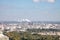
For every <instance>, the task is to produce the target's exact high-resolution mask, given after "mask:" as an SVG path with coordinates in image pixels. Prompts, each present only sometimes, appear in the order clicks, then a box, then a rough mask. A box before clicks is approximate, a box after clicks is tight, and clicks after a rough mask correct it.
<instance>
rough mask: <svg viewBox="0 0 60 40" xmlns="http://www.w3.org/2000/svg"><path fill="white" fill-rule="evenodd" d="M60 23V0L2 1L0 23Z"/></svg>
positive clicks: (0, 2) (0, 3) (0, 1)
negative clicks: (22, 21) (23, 21)
mask: <svg viewBox="0 0 60 40" xmlns="http://www.w3.org/2000/svg"><path fill="white" fill-rule="evenodd" d="M21 19H29V20H31V21H60V0H0V21H18V20H21Z"/></svg>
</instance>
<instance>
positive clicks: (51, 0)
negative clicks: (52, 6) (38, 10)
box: [47, 0, 55, 3]
mask: <svg viewBox="0 0 60 40" xmlns="http://www.w3.org/2000/svg"><path fill="white" fill-rule="evenodd" d="M47 1H48V2H51V3H54V2H55V0H47Z"/></svg>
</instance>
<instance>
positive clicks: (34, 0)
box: [33, 0, 55, 3]
mask: <svg viewBox="0 0 60 40" xmlns="http://www.w3.org/2000/svg"><path fill="white" fill-rule="evenodd" d="M43 1H44V2H50V3H54V2H55V0H33V2H43Z"/></svg>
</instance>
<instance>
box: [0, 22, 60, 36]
mask: <svg viewBox="0 0 60 40" xmlns="http://www.w3.org/2000/svg"><path fill="white" fill-rule="evenodd" d="M27 29H48V30H49V29H57V30H59V29H60V24H50V23H48V24H45V23H32V22H21V23H1V24H0V31H2V32H3V31H7V32H10V31H18V32H19V31H27ZM38 34H42V35H47V34H48V35H49V34H51V35H56V34H58V35H60V30H59V31H58V32H53V31H52V32H51V31H49V32H46V31H45V32H39V33H38Z"/></svg>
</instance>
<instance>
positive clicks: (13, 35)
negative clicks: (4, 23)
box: [5, 32, 59, 40]
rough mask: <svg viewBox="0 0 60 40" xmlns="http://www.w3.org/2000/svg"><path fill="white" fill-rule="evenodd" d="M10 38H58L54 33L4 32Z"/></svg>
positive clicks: (35, 39) (34, 39) (14, 39)
mask: <svg viewBox="0 0 60 40" xmlns="http://www.w3.org/2000/svg"><path fill="white" fill-rule="evenodd" d="M5 35H7V36H8V37H9V38H10V40H59V36H57V35H55V36H53V35H39V34H31V33H29V32H8V33H5Z"/></svg>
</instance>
